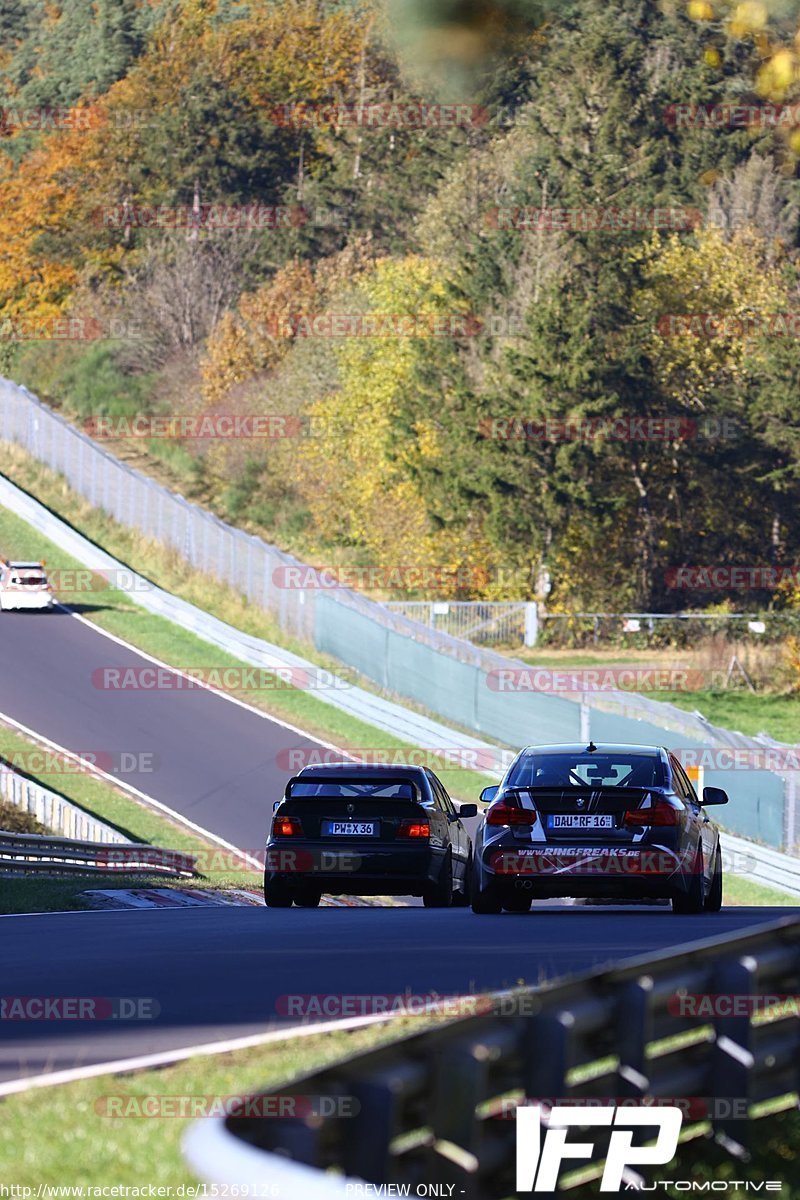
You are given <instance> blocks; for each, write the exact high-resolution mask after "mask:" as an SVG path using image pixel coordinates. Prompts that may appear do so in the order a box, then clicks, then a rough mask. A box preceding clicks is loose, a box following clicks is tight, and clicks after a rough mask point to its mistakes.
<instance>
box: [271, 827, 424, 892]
mask: <svg viewBox="0 0 800 1200" xmlns="http://www.w3.org/2000/svg"><path fill="white" fill-rule="evenodd" d="M445 853H446V851H445V848H444V847H437V846H431V845H429V844H427V843H426V844H425V845H423V846H413V845H410V846H402V845H393V844H384V845H380V844H378V845H375V846H365V845H364V844H363V843H360V844H359V845H358V846H348V845H342V843H341V842H328V841H326V842H317V841H314V842H312V841H302V842H301V841H299V840H298V841H297V843H292V844H291V845H290V844H289V839H287V840H286V841H285V842H284V841H280V842H268V843H267V851H266V861H265V867H264V877H265V879H267V880H272V881H275V880H282V881H284V882H288V883H298V884H305V883H308V884H313V886H314V887H320V888H321V889H322V891H323V892H328V893H332V894H334V895H358V896H369V895H376V896H380V895H393V894H394V895H398V896H404V895H414V894H415V893H416V892H419V893H421V891H422V889H423V888H424V887H425V885H426V884H428V883H434V882H435V881H436V880H437V879H438V877H439V872H440V870H441V866H442V862H443V859H444V856H445Z"/></svg>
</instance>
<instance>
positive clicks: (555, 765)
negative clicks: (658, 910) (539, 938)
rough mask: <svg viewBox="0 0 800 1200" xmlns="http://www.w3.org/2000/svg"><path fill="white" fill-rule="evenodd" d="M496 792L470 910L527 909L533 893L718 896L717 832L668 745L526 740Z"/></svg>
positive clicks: (680, 898)
mask: <svg viewBox="0 0 800 1200" xmlns="http://www.w3.org/2000/svg"><path fill="white" fill-rule="evenodd" d="M481 799H482V800H485V801H487V802H489V805H490V807H489V808H488V809H487V811H486V813H485V816H484V818H483V820H482V822H481V824H480V826H479V828H478V831H477V835H476V842H475V872H474V877H473V885H472V910H473V912H476V913H499V912H500V911H501V909H505V910H506V911H508V912H527V910H528V909H529V908H530V906H531V901H532V900H533V899H544V898H553V897H563V896H576V897H595V898H598V899H608V900H614V899H619V900H628V901H631V900H637V899H638V900H645V899H668V900H670V901H671V902H672V908H673V911H674V912H676V913H699V912H704V911H705V912H717V911H718V910H719V909H720V907H721V906H722V857H721V853H720V842H719V831H718V829H717V827H716V825H714V824H713V823H712V822H711V821H710V820H709V819H708V814H707V812H706V809H707V807H708V806H709V805H713V804H727V802H728V797H727V795H726V793H725V792H724V791H722V789H721V788H713V787H707V788H704V789H703V795H702V798H698V796H697V794H696V793H695V790H694V787H693V786H692V783H691V781H690V780H689V778H688V776H687V775H686V773H685V771H684V770H683V767H682V766H681V764H680V763H679V762H678V760H677V759H676V758H675V756H674V755H673V754H671V753H670V751H669V750H666V749H664V747H660V746H625V745H600V746H596V745H595V744H594V743H593V742H590V743H589V744H588V746H587V745H564V746H559V745H553V746H529V747H528V748H527V749H525V750H522V751H521V752H520V754H519V755H518V756H517V757H516V759H515V760H514V762H513V763H512V764H511V766H510V767H509V769H508V771H507V772H506V774H505V776H504V778H503V781H502V783H501V784H500V785H499V786H493V787H489V788H485V789H484V791H483V792H482V794H481Z"/></svg>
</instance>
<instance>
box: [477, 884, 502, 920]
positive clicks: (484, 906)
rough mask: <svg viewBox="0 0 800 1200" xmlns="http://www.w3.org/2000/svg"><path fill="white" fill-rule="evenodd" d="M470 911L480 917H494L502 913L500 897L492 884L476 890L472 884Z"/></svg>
mask: <svg viewBox="0 0 800 1200" xmlns="http://www.w3.org/2000/svg"><path fill="white" fill-rule="evenodd" d="M472 911H473V912H474V913H479V914H480V915H481V916H490V915H491V916H495V915H497V913H500V912H502V911H503V905H502V904H501V902H500V897H499V896H498V894H497V891H496V889H495V887H494V886H493V885H492V884H489V886H488V887H487V888H477V887H476V886H475V884H474V883H473V885H472Z"/></svg>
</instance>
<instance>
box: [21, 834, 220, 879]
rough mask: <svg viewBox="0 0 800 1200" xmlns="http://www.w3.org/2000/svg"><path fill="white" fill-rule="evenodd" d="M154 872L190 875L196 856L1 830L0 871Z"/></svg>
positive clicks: (153, 848) (134, 844)
mask: <svg viewBox="0 0 800 1200" xmlns="http://www.w3.org/2000/svg"><path fill="white" fill-rule="evenodd" d="M63 872H67V873H71V872H77V873H79V874H104V875H114V874H117V873H118V872H119V873H121V874H127V875H131V874H137V875H142V874H148V875H149V874H157V875H181V876H186V877H190V876H193V875H196V874H197V871H196V867H195V858H194V856H193V855H191V854H183V853H182V852H181V851H178V850H163V849H161V848H160V847H159V846H141V845H138V844H137V843H134V842H129V843H127V844H126V845H119V844H118V845H114V846H113V847H112V846H110V845H107V844H106V845H103V844H102V843H99V842H86V841H80V840H78V839H77V838H60V837H50V836H48V835H47V834H40V833H3V832H0V875H5V874H9V873H11V874H14V875H26V874H30V873H36V874H50V875H52V874H59V875H60V874H62V873H63Z"/></svg>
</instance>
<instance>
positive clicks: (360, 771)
mask: <svg viewBox="0 0 800 1200" xmlns="http://www.w3.org/2000/svg"><path fill="white" fill-rule="evenodd" d="M297 774H298V775H370V776H372V777H374V776H375V775H388V776H391V777H394V776H401V777H405V778H406V779H407V778H408V777H409V776H414V777H419V776H426V775H427V772H426V769H425V767H420V766H416V765H414V766H404V765H403V764H402V763H365V762H333V763H309V764H308V765H307V766H305V767H302V768H301V769H300V770H299V771H298V772H297Z"/></svg>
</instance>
